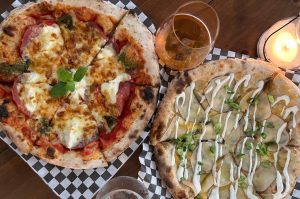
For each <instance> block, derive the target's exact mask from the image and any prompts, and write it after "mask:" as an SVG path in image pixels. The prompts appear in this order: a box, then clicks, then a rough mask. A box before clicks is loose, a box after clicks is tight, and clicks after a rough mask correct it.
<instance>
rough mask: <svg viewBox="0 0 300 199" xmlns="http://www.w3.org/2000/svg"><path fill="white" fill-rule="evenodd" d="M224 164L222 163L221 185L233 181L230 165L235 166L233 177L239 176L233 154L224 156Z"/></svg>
mask: <svg viewBox="0 0 300 199" xmlns="http://www.w3.org/2000/svg"><path fill="white" fill-rule="evenodd" d="M222 161H223V164H221V178H220V187H222V186H226V185H228V184H230V183H231V181H230V167H231V164H232V166H233V178H234V179H236V178H237V170H238V168H237V166H236V165H235V163H234V160H233V158H232V156H231V154H227V155H225V157H224V158H223V160H222Z"/></svg>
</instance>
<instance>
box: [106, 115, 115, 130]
mask: <svg viewBox="0 0 300 199" xmlns="http://www.w3.org/2000/svg"><path fill="white" fill-rule="evenodd" d="M104 119H105V120H106V123H107V125H108V128H110V129H113V128H114V127H115V125H116V123H117V119H116V118H115V117H112V116H104Z"/></svg>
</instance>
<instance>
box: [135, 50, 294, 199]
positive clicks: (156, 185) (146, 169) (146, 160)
mask: <svg viewBox="0 0 300 199" xmlns="http://www.w3.org/2000/svg"><path fill="white" fill-rule="evenodd" d="M246 57H249V56H247V55H243V54H239V53H235V52H233V51H226V50H222V49H219V48H214V49H213V50H212V51H211V53H210V54H209V55H208V56H207V57H206V60H205V62H208V61H211V60H219V59H226V58H246ZM284 72H285V75H286V77H288V78H289V79H290V80H292V81H293V82H294V83H295V84H296V85H297V86H298V87H300V70H284ZM175 74H176V72H174V71H171V70H169V69H165V68H162V69H161V70H160V77H161V80H162V84H161V87H160V89H159V102H160V101H161V100H162V99H163V97H164V95H165V93H166V91H167V88H168V84H169V83H170V82H171V80H172V79H173V78H174V76H175ZM159 102H158V103H159ZM139 160H140V163H141V169H140V171H139V173H138V176H139V179H140V180H141V181H143V182H144V184H145V186H146V187H147V189H148V190H149V195H150V197H151V198H152V199H171V198H172V196H171V194H170V193H169V192H168V190H167V187H166V185H165V183H164V181H163V180H162V179H161V177H160V175H159V172H158V168H157V166H156V162H155V157H154V148H153V146H151V145H150V144H149V137H147V138H146V139H145V142H144V143H143V150H142V153H141V154H140V157H139ZM289 198H290V199H296V198H298V199H300V177H299V178H298V179H297V183H296V185H295V188H294V191H293V194H292V196H290V197H289Z"/></svg>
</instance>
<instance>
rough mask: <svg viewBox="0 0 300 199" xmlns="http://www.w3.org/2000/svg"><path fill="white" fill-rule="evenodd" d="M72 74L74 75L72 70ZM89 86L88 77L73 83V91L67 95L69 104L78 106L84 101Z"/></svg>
mask: <svg viewBox="0 0 300 199" xmlns="http://www.w3.org/2000/svg"><path fill="white" fill-rule="evenodd" d="M72 72H73V74H74V73H75V70H72ZM90 85H91V84H90V81H89V79H88V77H84V78H83V79H82V80H81V81H80V82H75V90H74V91H73V92H71V93H70V95H69V99H70V102H71V104H80V103H81V101H82V100H83V99H85V95H86V92H87V91H88V89H89V86H90Z"/></svg>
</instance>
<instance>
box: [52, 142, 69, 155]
mask: <svg viewBox="0 0 300 199" xmlns="http://www.w3.org/2000/svg"><path fill="white" fill-rule="evenodd" d="M52 146H53V147H54V148H55V149H57V150H58V151H59V152H61V153H66V152H67V151H68V149H66V148H65V147H64V146H63V145H62V144H59V143H56V144H52Z"/></svg>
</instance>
